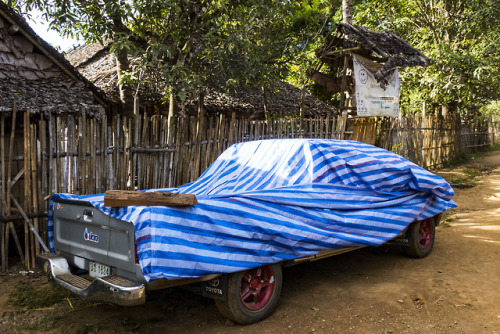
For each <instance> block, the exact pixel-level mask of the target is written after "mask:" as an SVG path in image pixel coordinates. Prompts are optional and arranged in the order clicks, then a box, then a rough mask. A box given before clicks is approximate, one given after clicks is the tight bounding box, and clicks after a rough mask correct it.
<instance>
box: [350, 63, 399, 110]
mask: <svg viewBox="0 0 500 334" xmlns="http://www.w3.org/2000/svg"><path fill="white" fill-rule="evenodd" d="M367 65H372V66H369V67H370V68H372V70H373V68H374V67H375V68H376V67H377V66H378V67H380V64H377V63H374V62H372V61H370V60H368V59H366V58H364V57H361V56H358V55H354V78H355V82H356V104H357V111H358V116H388V117H399V72H398V69H397V68H396V69H395V70H394V71H393V72H392V74H391V75H390V77H389V78H387V79H388V84H387V86H386V87H385V89H384V88H382V87H381V86H380V83H379V82H377V80H376V79H375V73H374V72H372V71H370V70H369V69H368V68H367Z"/></svg>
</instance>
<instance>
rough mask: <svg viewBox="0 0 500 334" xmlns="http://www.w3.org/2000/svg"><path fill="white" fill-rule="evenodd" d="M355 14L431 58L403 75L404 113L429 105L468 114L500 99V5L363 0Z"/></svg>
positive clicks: (462, 0) (487, 0)
mask: <svg viewBox="0 0 500 334" xmlns="http://www.w3.org/2000/svg"><path fill="white" fill-rule="evenodd" d="M354 14H355V15H354V23H355V24H359V25H366V26H368V27H370V28H372V29H375V30H385V29H389V30H392V31H394V32H395V33H396V34H398V35H399V36H400V37H402V38H403V39H406V40H407V41H409V42H410V43H411V44H412V45H414V46H415V47H417V48H418V49H420V50H421V51H422V52H423V53H424V54H426V55H427V56H428V57H430V58H431V65H430V66H428V67H426V68H423V69H422V68H411V69H405V71H402V72H401V79H402V81H401V82H402V91H401V94H402V101H401V102H402V107H403V110H406V111H407V112H408V111H410V112H411V111H419V110H421V105H422V102H424V101H425V102H427V104H428V105H434V106H437V105H442V106H444V107H445V108H447V109H449V110H450V111H455V110H459V111H460V110H461V111H462V112H466V110H477V109H478V107H479V106H482V105H485V104H487V103H488V102H489V101H492V100H498V99H499V98H500V91H499V90H498V89H497V87H499V86H500V53H499V52H498V45H499V41H500V31H499V30H498V29H497V28H496V27H498V26H499V24H500V2H498V1H496V0H405V1H402V0H384V1H381V0H370V1H358V2H357V3H356V4H355V6H354Z"/></svg>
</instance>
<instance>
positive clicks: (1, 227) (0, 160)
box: [0, 114, 8, 272]
mask: <svg viewBox="0 0 500 334" xmlns="http://www.w3.org/2000/svg"><path fill="white" fill-rule="evenodd" d="M5 158H6V156H5V114H2V116H1V118H0V165H1V170H0V173H2V179H1V182H2V186H1V191H0V196H1V203H0V217H1V218H3V217H4V216H5V210H6V209H7V201H6V200H5V196H6V194H7V184H6V182H7V178H6V177H5ZM0 243H1V244H2V249H1V254H0V256H1V263H2V267H1V269H2V272H5V271H6V270H7V260H6V256H7V252H8V249H5V224H4V222H3V220H2V222H0Z"/></svg>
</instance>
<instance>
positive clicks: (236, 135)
mask: <svg viewBox="0 0 500 334" xmlns="http://www.w3.org/2000/svg"><path fill="white" fill-rule="evenodd" d="M372 123H373V122H372ZM372 123H369V126H370V129H376V128H377V127H373V124H372ZM367 124H368V122H367ZM367 126H368V125H367ZM354 131H365V132H367V130H366V129H365V130H363V129H360V128H359V127H358V128H355V129H354ZM370 131H371V130H370ZM499 132H500V128H499V124H498V123H495V122H492V121H491V120H483V121H476V122H472V123H467V124H461V123H460V121H459V120H457V119H452V118H448V119H443V118H421V117H418V116H417V117H402V118H400V119H381V120H380V121H379V124H378V134H377V143H378V146H381V147H383V148H385V149H388V150H391V151H394V152H396V153H399V154H400V155H402V156H404V157H406V158H408V159H409V160H411V161H413V162H415V163H417V164H419V165H421V166H423V167H426V168H433V167H438V166H441V165H443V164H445V163H446V162H447V161H450V160H451V159H454V158H456V157H457V156H458V155H459V154H460V152H462V151H464V150H476V149H479V148H481V147H484V146H488V145H491V144H493V143H496V142H497V141H498V134H499ZM352 134H353V126H352V124H351V122H350V120H349V119H347V118H346V117H319V118H307V119H299V118H276V119H270V120H268V121H267V122H266V121H260V120H247V119H236V118H235V116H234V114H233V115H232V116H230V117H229V116H224V115H222V116H218V117H172V118H170V119H169V118H168V117H166V116H152V117H149V116H145V115H142V116H137V117H135V118H126V117H121V116H120V115H117V116H116V117H113V118H107V117H106V116H102V117H94V116H89V115H88V114H87V113H86V112H85V110H82V112H81V113H80V114H74V113H48V114H45V115H42V114H31V113H29V112H27V111H23V112H16V111H15V108H14V110H13V111H12V112H9V113H3V114H0V198H1V204H2V205H0V237H1V238H0V239H1V240H0V241H1V252H2V255H1V258H2V269H3V270H5V269H6V268H7V266H8V256H9V253H8V252H9V243H13V246H14V247H11V252H12V253H13V252H17V254H19V256H20V259H21V260H22V262H23V263H24V264H25V265H26V266H27V267H32V266H33V265H34V261H35V256H36V254H37V253H38V252H39V246H38V244H37V243H36V242H35V239H34V238H33V236H32V234H31V233H30V231H29V229H28V228H27V227H26V224H24V222H23V220H22V219H21V218H22V216H23V214H26V215H27V216H28V217H29V219H31V220H32V222H33V224H34V226H35V228H36V229H37V230H38V231H39V233H40V234H41V235H42V237H43V238H45V239H46V238H47V220H46V216H47V210H48V205H49V201H50V197H51V196H52V195H53V194H54V193H59V192H68V193H74V194H90V193H102V192H104V191H106V190H108V189H131V190H133V189H151V188H170V187H176V186H178V185H181V184H183V183H187V182H191V181H193V180H195V179H197V178H198V177H199V176H200V174H201V173H202V172H203V171H204V170H205V169H206V168H207V167H208V166H209V165H210V164H211V163H212V162H213V161H214V160H215V159H216V158H217V157H218V156H219V155H220V154H221V153H222V152H223V151H224V150H225V149H226V148H227V147H228V146H229V145H231V144H233V143H237V142H243V141H249V140H258V139H271V138H334V139H349V138H351V135H352ZM355 135H356V134H355ZM354 137H355V138H359V134H358V136H354ZM11 197H13V198H14V199H16V200H17V201H18V202H19V203H21V206H22V209H21V210H19V209H18V208H14V206H13V202H12V201H11ZM20 211H23V212H20ZM20 219H21V220H20ZM22 234H24V238H22Z"/></svg>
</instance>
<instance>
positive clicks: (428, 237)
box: [403, 218, 436, 259]
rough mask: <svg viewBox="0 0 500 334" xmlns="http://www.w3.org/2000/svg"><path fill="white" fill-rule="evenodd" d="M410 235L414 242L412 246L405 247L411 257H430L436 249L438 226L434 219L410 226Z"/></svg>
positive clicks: (404, 249)
mask: <svg viewBox="0 0 500 334" xmlns="http://www.w3.org/2000/svg"><path fill="white" fill-rule="evenodd" d="M408 234H409V235H410V236H411V239H412V242H411V245H410V246H405V247H403V251H404V252H405V253H406V255H408V256H409V257H413V258H417V259H421V258H424V257H426V256H428V255H429V254H430V253H431V252H432V248H433V247H434V238H435V235H436V224H435V223H434V219H433V218H427V219H424V220H421V221H418V222H415V223H413V224H411V225H410V229H409V231H408Z"/></svg>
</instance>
